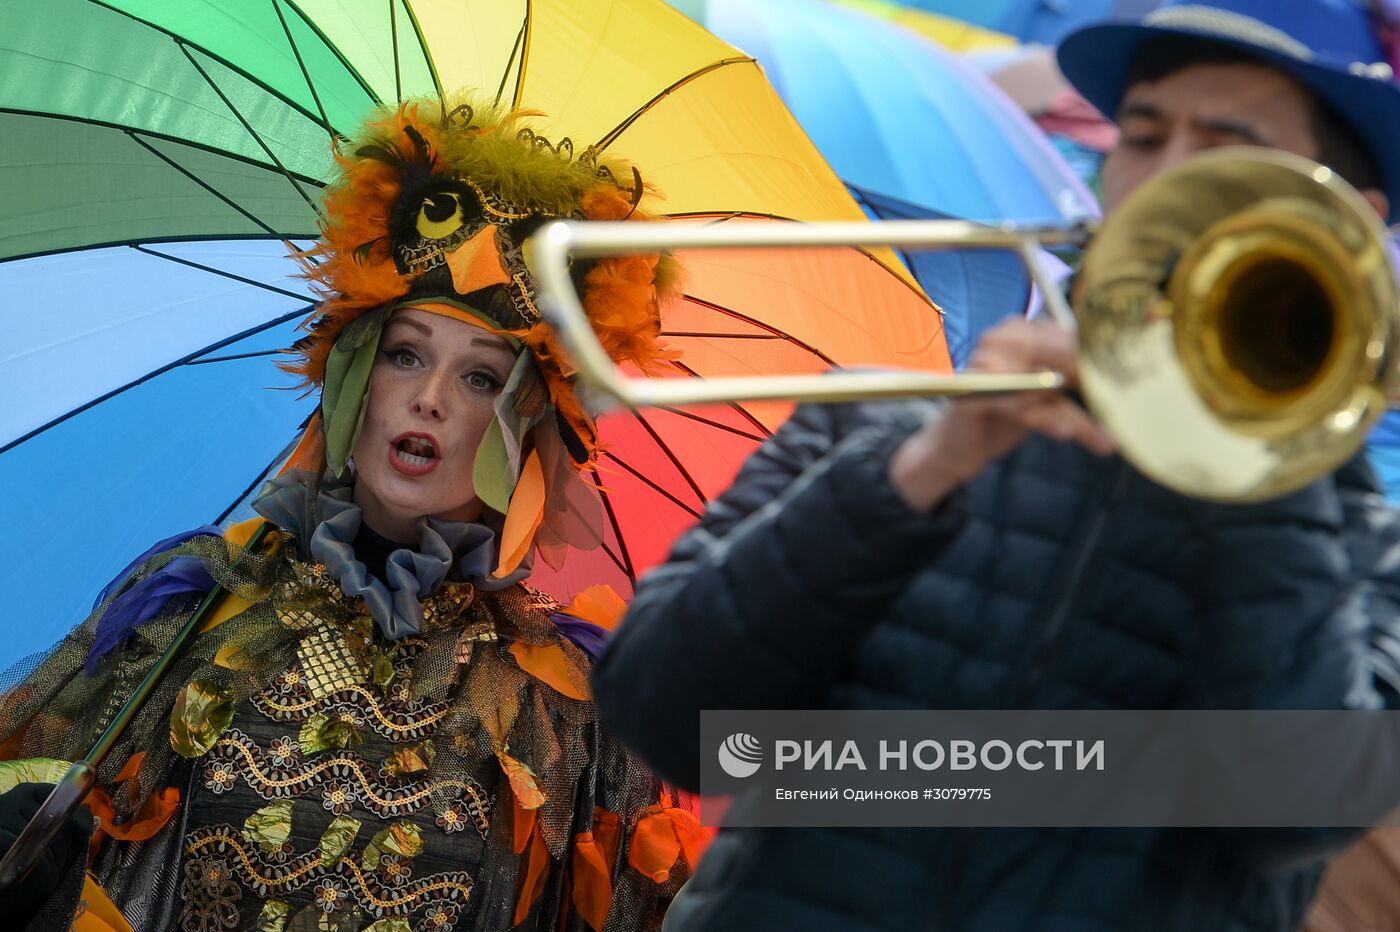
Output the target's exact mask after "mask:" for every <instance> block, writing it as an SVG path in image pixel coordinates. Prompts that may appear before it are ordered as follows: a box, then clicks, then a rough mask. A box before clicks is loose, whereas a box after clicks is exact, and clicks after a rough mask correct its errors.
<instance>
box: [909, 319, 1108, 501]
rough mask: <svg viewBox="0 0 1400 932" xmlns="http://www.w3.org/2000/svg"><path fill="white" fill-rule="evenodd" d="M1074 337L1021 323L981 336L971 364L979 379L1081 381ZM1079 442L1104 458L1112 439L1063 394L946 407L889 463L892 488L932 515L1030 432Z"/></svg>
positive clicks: (969, 400)
mask: <svg viewBox="0 0 1400 932" xmlns="http://www.w3.org/2000/svg"><path fill="white" fill-rule="evenodd" d="M1075 349H1076V339H1075V335H1074V333H1072V332H1070V331H1068V330H1065V329H1063V328H1060V327H1053V326H1044V325H1041V324H1034V323H1031V322H1029V321H1026V320H1022V319H1020V318H1016V319H1013V320H1008V321H1006V322H1004V323H1001V324H998V325H997V326H995V327H993V328H992V329H991V330H988V331H987V332H986V333H985V334H983V335H982V339H981V340H980V341H979V342H978V344H977V349H975V350H974V351H973V353H972V358H971V359H970V360H969V361H968V370H969V371H975V372H1038V371H1041V370H1045V369H1051V370H1053V371H1055V372H1059V373H1062V374H1063V375H1064V376H1065V383H1066V385H1067V386H1068V387H1071V388H1072V387H1074V385H1075V384H1076V382H1077V380H1078V372H1077V369H1076V366H1075ZM1032 431H1034V432H1036V433H1041V434H1044V435H1045V436H1047V437H1051V438H1053V439H1055V440H1062V441H1070V442H1073V443H1078V444H1080V445H1081V446H1083V447H1084V448H1085V449H1087V450H1090V451H1092V452H1094V453H1096V454H1098V455H1100V456H1107V455H1109V454H1111V453H1112V452H1113V450H1114V444H1113V440H1112V439H1111V438H1110V437H1109V436H1108V434H1106V433H1104V431H1103V429H1102V428H1101V427H1099V425H1098V424H1096V423H1095V422H1094V420H1093V418H1091V417H1090V416H1089V414H1088V412H1086V411H1085V410H1084V409H1083V408H1081V407H1080V406H1079V405H1077V404H1075V403H1074V402H1073V401H1071V400H1070V399H1069V398H1067V397H1066V396H1065V394H1064V393H1063V392H1017V393H1010V394H1004V395H982V396H977V395H971V396H967V397H963V398H958V399H956V400H955V401H953V402H952V403H951V404H949V405H948V410H947V411H946V412H945V414H944V416H943V417H941V418H939V419H938V420H936V421H934V422H933V423H931V424H929V425H928V426H927V427H925V428H923V429H922V430H920V431H919V432H918V433H916V434H914V435H913V436H911V437H910V438H909V439H908V440H906V441H905V442H904V444H903V445H902V446H900V448H899V449H898V450H896V451H895V454H894V456H893V457H891V459H890V481H891V482H892V483H893V484H894V487H895V489H896V490H897V491H898V492H899V494H900V496H901V497H902V498H903V499H904V500H905V502H907V503H908V504H909V506H910V507H911V508H914V509H915V510H918V511H928V510H929V509H931V508H933V506H934V505H936V504H938V503H939V502H940V501H942V500H943V499H944V497H946V496H947V495H948V493H950V492H952V491H953V490H954V489H955V488H957V487H958V486H960V485H962V484H963V483H964V482H966V481H967V480H968V479H971V478H972V477H973V476H975V475H977V473H978V472H980V471H981V470H982V468H983V467H984V466H986V465H987V464H988V463H990V462H992V461H993V460H996V459H998V458H1000V457H1002V456H1005V455H1006V454H1007V453H1008V452H1010V451H1011V450H1012V449H1013V448H1014V447H1016V445H1017V444H1019V443H1021V441H1023V440H1025V439H1026V437H1027V436H1029V435H1030V433H1031V432H1032Z"/></svg>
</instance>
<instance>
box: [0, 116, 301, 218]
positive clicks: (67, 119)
mask: <svg viewBox="0 0 1400 932" xmlns="http://www.w3.org/2000/svg"><path fill="white" fill-rule="evenodd" d="M0 113H9V114H13V115H14V116H24V117H35V118H37V119H41V120H58V121H61V122H64V123H81V124H82V125H83V126H98V127H101V128H102V129H113V130H117V131H119V132H123V133H140V134H141V135H143V136H146V137H147V138H150V139H163V140H165V141H166V142H170V143H174V144H175V145H177V146H188V147H189V148H191V149H198V150H199V151H201V152H208V153H209V154H211V155H217V156H219V157H220V158H225V159H229V160H230V161H233V162H242V163H243V164H244V165H251V166H253V167H254V168H260V169H262V170H264V171H266V170H267V165H266V164H265V163H263V162H259V161H258V160H256V159H251V158H249V157H248V156H246V155H239V154H238V153H236V152H229V151H227V150H225V149H218V148H215V147H214V146H208V145H205V144H204V143H200V142H195V141H194V140H192V139H181V138H180V137H178V136H171V135H169V134H168V133H157V132H153V131H152V130H149V129H133V128H131V127H130V126H123V125H122V124H120V123H109V122H107V121H106V120H94V119H91V118H89V117H74V116H67V115H65V114H61V113H43V112H41V111H37V110H20V109H17V108H14V107H0ZM286 174H289V175H291V177H293V178H296V179H298V180H300V181H304V182H306V183H307V184H312V185H316V186H318V187H325V184H326V183H325V182H324V181H322V180H321V179H319V178H312V177H311V176H310V175H298V174H296V173H295V172H286ZM311 235H312V236H318V235H320V234H319V233H312V234H311ZM185 238H186V239H188V238H189V237H185Z"/></svg>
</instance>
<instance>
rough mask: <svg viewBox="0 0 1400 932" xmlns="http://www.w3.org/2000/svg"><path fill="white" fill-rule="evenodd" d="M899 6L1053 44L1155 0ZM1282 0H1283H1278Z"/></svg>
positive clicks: (918, 1)
mask: <svg viewBox="0 0 1400 932" xmlns="http://www.w3.org/2000/svg"><path fill="white" fill-rule="evenodd" d="M899 2H900V4H901V5H902V6H908V7H914V8H916V9H920V10H928V11H929V12H930V13H938V14H940V15H943V16H951V17H954V18H956V19H961V20H964V21H966V22H969V23H972V24H974V25H976V26H982V27H984V28H987V29H995V30H997V31H998V32H1004V33H1006V34H1008V35H1012V36H1016V37H1017V38H1018V39H1021V40H1022V41H1024V42H1042V43H1044V44H1046V45H1054V44H1055V43H1057V42H1059V41H1060V40H1061V39H1063V38H1064V37H1065V36H1066V35H1068V34H1069V33H1071V32H1073V31H1074V30H1075V29H1078V28H1079V27H1080V26H1087V25H1088V24H1090V23H1094V22H1100V21H1102V20H1105V19H1118V18H1125V19H1126V18H1132V17H1138V16H1141V15H1142V14H1144V13H1146V12H1147V11H1148V10H1151V9H1152V8H1153V7H1155V6H1156V5H1157V0H899ZM1280 2H1286V0H1280Z"/></svg>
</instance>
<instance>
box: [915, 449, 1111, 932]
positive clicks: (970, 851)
mask: <svg viewBox="0 0 1400 932" xmlns="http://www.w3.org/2000/svg"><path fill="white" fill-rule="evenodd" d="M1129 474H1130V470H1129V468H1128V465H1127V464H1126V463H1122V462H1120V463H1119V464H1118V465H1117V470H1116V472H1115V473H1114V474H1113V476H1112V478H1111V480H1110V483H1109V485H1108V491H1107V493H1105V494H1104V495H1103V496H1102V497H1101V498H1100V499H1099V500H1098V501H1097V502H1095V503H1094V504H1093V506H1092V507H1093V510H1092V512H1091V513H1090V517H1089V521H1088V523H1087V525H1086V526H1085V527H1084V528H1083V533H1082V535H1081V536H1080V540H1081V543H1080V545H1079V548H1078V549H1077V550H1076V551H1075V552H1074V556H1073V559H1072V561H1071V563H1070V568H1069V572H1068V573H1067V574H1066V575H1065V576H1064V577H1062V578H1063V579H1064V582H1063V584H1061V585H1060V586H1059V588H1058V589H1057V590H1056V598H1057V599H1058V601H1057V603H1056V605H1055V610H1054V612H1052V613H1051V615H1050V618H1049V620H1048V621H1047V622H1046V623H1045V626H1044V627H1043V628H1042V629H1041V635H1040V644H1039V647H1038V648H1037V652H1036V657H1035V662H1034V663H1033V664H1032V666H1031V669H1030V672H1029V674H1028V675H1027V677H1026V679H1025V681H1024V684H1023V686H1022V688H1021V691H1020V695H1019V696H1018V697H1017V702H1016V703H1015V705H1012V706H1009V708H1013V709H1015V708H1020V707H1021V706H1023V705H1024V704H1025V702H1026V700H1027V699H1029V698H1030V694H1031V693H1032V692H1033V691H1034V690H1035V687H1036V686H1037V685H1039V683H1040V680H1041V679H1042V677H1043V676H1044V674H1045V665H1046V662H1047V661H1048V659H1049V656H1050V650H1051V648H1052V647H1054V646H1055V641H1056V640H1058V639H1059V635H1060V631H1061V630H1062V629H1063V628H1064V625H1065V621H1066V619H1067V618H1068V617H1069V612H1070V609H1071V608H1073V607H1074V603H1075V602H1076V601H1077V599H1076V598H1075V596H1076V595H1077V594H1078V590H1079V582H1080V579H1081V578H1082V577H1083V576H1084V573H1085V572H1086V571H1087V570H1088V568H1089V557H1090V556H1092V555H1093V553H1094V551H1095V550H1097V549H1098V543H1099V538H1101V537H1102V536H1103V532H1104V527H1105V526H1106V525H1107V524H1108V517H1109V514H1110V512H1112V511H1113V508H1114V506H1115V505H1116V504H1117V502H1118V499H1119V498H1121V497H1122V495H1123V491H1124V490H1125V489H1126V488H1127V485H1128V476H1129ZM1081 523H1082V522H1081ZM953 831H956V829H954V830H953ZM981 839H982V836H981V835H980V834H974V835H972V837H971V841H970V843H969V844H968V845H967V847H966V848H965V849H964V850H963V851H962V852H960V853H961V854H962V858H961V859H960V861H959V862H958V863H954V864H951V865H949V869H948V870H947V871H945V872H943V874H942V877H943V882H942V883H941V884H939V885H938V889H937V890H936V893H937V896H936V897H935V898H934V903H935V904H937V905H936V906H935V909H934V914H933V917H932V920H933V921H932V923H931V925H930V928H931V929H933V930H943V929H946V928H948V927H947V926H946V921H947V919H948V915H947V913H948V906H949V901H948V895H949V893H950V892H951V891H952V890H954V889H956V888H957V887H959V886H961V881H962V876H963V873H964V871H965V870H966V868H967V864H968V862H969V861H971V860H972V858H973V856H974V855H975V854H976V851H977V848H978V846H979V843H980V841H981Z"/></svg>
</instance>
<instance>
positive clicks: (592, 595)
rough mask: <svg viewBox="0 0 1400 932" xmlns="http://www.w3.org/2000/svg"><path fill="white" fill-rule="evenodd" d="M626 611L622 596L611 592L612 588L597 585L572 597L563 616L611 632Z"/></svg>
mask: <svg viewBox="0 0 1400 932" xmlns="http://www.w3.org/2000/svg"><path fill="white" fill-rule="evenodd" d="M626 611H627V603H626V602H625V601H623V599H622V596H620V595H618V594H617V593H616V592H614V591H613V587H612V586H607V585H599V586H589V587H588V588H587V589H585V590H583V591H582V592H580V593H579V594H578V595H576V596H574V600H573V601H572V602H570V603H569V607H568V608H566V609H564V614H565V615H572V616H573V617H574V618H578V619H579V620H581V621H588V622H592V623H593V624H595V625H597V626H598V627H600V628H602V629H603V630H604V631H611V630H612V629H614V628H616V627H617V623H618V622H619V621H621V620H622V614H623V613H624V612H626Z"/></svg>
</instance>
